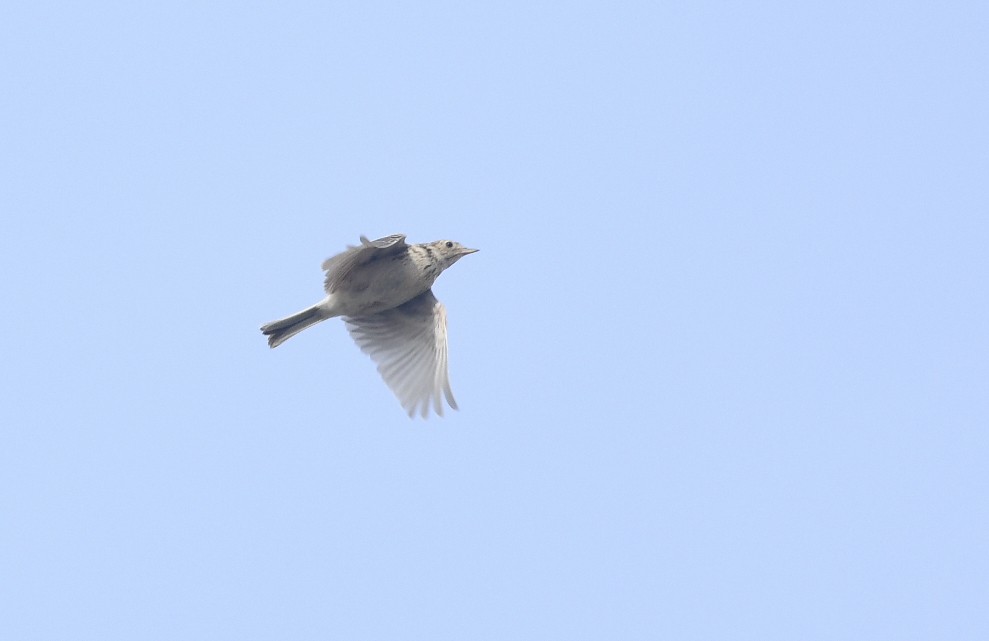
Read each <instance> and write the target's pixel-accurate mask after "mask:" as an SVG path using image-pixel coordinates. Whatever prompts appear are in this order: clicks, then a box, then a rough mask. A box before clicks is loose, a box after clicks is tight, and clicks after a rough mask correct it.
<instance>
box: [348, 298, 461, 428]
mask: <svg viewBox="0 0 989 641" xmlns="http://www.w3.org/2000/svg"><path fill="white" fill-rule="evenodd" d="M343 320H344V321H345V322H346V323H347V329H348V330H349V331H350V335H351V336H352V337H353V338H354V340H355V341H356V342H357V345H358V346H359V347H360V348H361V350H362V351H363V352H364V353H365V354H368V355H370V356H371V359H372V360H373V361H374V362H375V363H377V365H378V372H380V373H381V377H382V378H383V379H385V383H387V385H388V387H390V388H391V391H392V392H394V393H395V396H397V397H398V400H399V402H401V403H402V407H404V408H405V410H406V411H407V412H408V413H409V416H413V415H414V414H415V413H416V412H417V411H418V412H419V413H420V414H422V416H423V418H425V417H426V416H427V415H428V414H429V405H430V403H432V404H433V407H434V410H435V411H436V413H437V414H439V415H440V416H443V396H445V397H446V402H447V403H448V404H449V405H450V407H452V408H453V409H457V402H456V401H455V400H454V399H453V391H452V390H451V389H450V380H449V378H448V376H447V349H446V308H444V307H443V303H441V302H439V301H438V300H436V297H435V296H434V295H433V292H432V290H427V291H426V292H424V293H422V294H420V295H419V296H416V297H415V298H413V299H412V300H410V301H409V302H407V303H405V304H404V305H400V306H398V307H396V308H394V309H389V310H388V311H384V312H380V313H378V314H371V315H369V316H359V317H354V318H350V317H347V318H344V319H343Z"/></svg>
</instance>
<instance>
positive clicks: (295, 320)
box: [261, 305, 330, 347]
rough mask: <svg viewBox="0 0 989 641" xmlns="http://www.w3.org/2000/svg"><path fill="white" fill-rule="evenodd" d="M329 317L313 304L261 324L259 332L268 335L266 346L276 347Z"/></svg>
mask: <svg viewBox="0 0 989 641" xmlns="http://www.w3.org/2000/svg"><path fill="white" fill-rule="evenodd" d="M327 318H330V316H329V315H327V314H326V313H325V312H324V311H323V309H322V308H321V307H320V306H319V305H313V306H312V307H310V308H309V309H304V310H302V311H301V312H297V313H295V314H292V315H291V316H288V317H286V318H283V319H281V320H276V321H271V322H270V323H268V324H267V325H262V326H261V332H262V333H263V334H264V335H265V336H267V337H268V347H278V346H279V345H281V344H282V343H284V342H285V341H287V340H288V339H290V338H292V337H293V336H295V335H296V334H298V333H299V332H301V331H302V330H304V329H306V328H307V327H310V326H312V325H315V324H316V323H318V322H320V321H324V320H326V319H327Z"/></svg>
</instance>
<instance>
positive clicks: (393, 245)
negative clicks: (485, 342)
mask: <svg viewBox="0 0 989 641" xmlns="http://www.w3.org/2000/svg"><path fill="white" fill-rule="evenodd" d="M476 251H477V250H476V249H467V248H466V247H464V246H463V245H461V244H460V243H457V242H454V241H452V240H437V241H435V242H432V243H422V244H418V245H408V244H406V242H405V234H393V235H391V236H386V237H384V238H379V239H378V240H368V239H367V238H365V237H364V236H361V244H360V245H359V246H357V247H353V246H350V247H348V248H347V251H345V252H343V253H341V254H337V255H336V256H333V257H332V258H327V259H326V260H325V261H324V262H323V269H324V270H325V271H326V280H325V283H324V289H325V290H326V298H324V299H323V300H322V301H320V302H318V303H316V304H315V305H313V306H312V307H309V308H307V309H304V310H302V311H301V312H298V313H295V314H292V315H291V316H289V317H287V318H283V319H281V320H276V321H272V322H270V323H268V324H267V325H263V326H262V327H261V331H262V332H263V333H264V334H265V335H266V336H267V337H268V345H269V346H270V347H278V346H279V345H281V344H282V343H284V342H285V341H287V340H288V339H289V338H291V337H293V336H295V335H296V334H298V333H299V332H301V331H302V330H304V329H306V328H308V327H310V326H312V325H315V324H316V323H319V322H321V321H324V320H326V319H327V318H334V317H336V316H341V317H343V321H344V323H346V325H347V330H349V331H350V335H351V336H352V337H353V339H354V340H355V341H356V342H357V345H358V346H359V347H360V348H361V350H362V351H363V352H364V353H365V354H368V355H370V356H371V359H372V360H373V361H374V362H375V363H376V364H377V366H378V372H380V373H381V377H382V378H383V379H384V380H385V383H386V384H387V385H388V387H390V388H391V391H392V392H394V393H395V396H397V397H398V400H399V402H401V404H402V407H404V408H405V410H406V411H407V412H408V413H409V416H410V417H411V416H414V415H415V413H416V412H417V411H418V412H419V413H420V414H421V415H422V416H423V418H426V417H427V416H428V415H429V406H430V404H431V403H432V404H433V406H434V411H435V412H436V413H437V414H439V415H440V416H443V403H442V396H445V397H446V402H447V403H448V404H449V405H450V407H452V408H453V409H457V402H456V401H455V400H454V399H453V391H452V390H451V389H450V380H449V378H448V376H447V357H446V354H447V349H446V308H445V307H443V303H441V302H439V301H438V300H437V299H436V297H435V296H434V295H433V291H432V289H431V287H432V286H433V283H434V282H435V281H436V279H437V277H439V275H440V273H442V272H443V270H444V269H446V268H448V267H450V265H452V264H454V263H455V262H457V261H458V260H460V258H461V257H463V256H466V255H467V254H473V253H474V252H476ZM441 394H442V396H441Z"/></svg>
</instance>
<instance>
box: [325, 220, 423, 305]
mask: <svg viewBox="0 0 989 641" xmlns="http://www.w3.org/2000/svg"><path fill="white" fill-rule="evenodd" d="M407 248H408V245H406V244H405V234H392V235H391V236H385V237H384V238H379V239H377V240H368V239H367V237H365V236H361V244H360V245H358V246H357V247H353V246H351V247H348V248H347V250H346V251H344V252H341V253H339V254H337V255H336V256H333V257H331V258H327V259H326V260H324V261H323V270H324V271H326V281H325V282H324V284H323V287H324V288H325V289H326V293H327V294H332V293H333V291H334V290H336V288H337V287H338V286H339V285H340V283H341V282H342V281H343V279H344V278H346V276H347V274H349V273H350V271H351V270H352V269H353V268H354V267H357V266H358V265H365V264H367V263H369V262H371V261H372V260H378V259H380V258H383V257H385V256H391V255H392V254H397V253H399V252H402V251H405V250H406V249H407Z"/></svg>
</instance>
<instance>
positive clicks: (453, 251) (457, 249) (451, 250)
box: [430, 240, 478, 269]
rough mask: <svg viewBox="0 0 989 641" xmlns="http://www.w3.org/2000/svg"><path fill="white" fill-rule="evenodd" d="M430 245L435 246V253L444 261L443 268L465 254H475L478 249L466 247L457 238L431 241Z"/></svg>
mask: <svg viewBox="0 0 989 641" xmlns="http://www.w3.org/2000/svg"><path fill="white" fill-rule="evenodd" d="M430 246H431V247H432V248H433V252H434V253H435V255H436V256H438V257H439V258H440V260H442V261H443V269H446V268H447V267H449V266H450V265H452V264H454V263H455V262H457V261H458V260H460V259H461V258H462V257H463V256H466V255H467V254H473V253H474V252H476V251H478V250H476V249H470V248H467V247H464V246H463V245H461V244H460V243H458V242H457V241H455V240H437V241H434V242H432V243H430Z"/></svg>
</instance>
